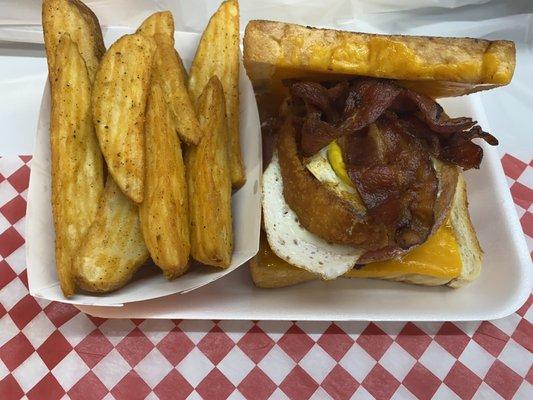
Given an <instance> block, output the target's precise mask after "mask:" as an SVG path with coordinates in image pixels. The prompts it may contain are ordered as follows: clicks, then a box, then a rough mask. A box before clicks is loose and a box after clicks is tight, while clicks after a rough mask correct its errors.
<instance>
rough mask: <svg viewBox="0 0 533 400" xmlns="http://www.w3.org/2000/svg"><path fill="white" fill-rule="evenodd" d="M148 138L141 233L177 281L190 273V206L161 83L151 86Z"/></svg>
mask: <svg viewBox="0 0 533 400" xmlns="http://www.w3.org/2000/svg"><path fill="white" fill-rule="evenodd" d="M145 137H146V138H145V140H146V166H145V170H146V177H145V184H144V200H143V202H142V203H141V205H140V206H139V214H140V217H141V228H142V233H143V236H144V241H145V242H146V246H147V247H148V250H149V251H150V255H151V256H152V260H153V261H154V262H155V263H156V265H158V266H159V267H160V268H161V270H162V271H163V274H164V275H165V277H166V278H168V279H174V278H177V277H178V276H180V275H182V274H184V273H185V272H186V271H187V266H188V261H189V252H190V248H191V246H190V243H189V209H188V207H189V205H188V200H187V197H188V193H187V184H186V183H185V167H184V165H183V158H182V155H181V147H180V141H179V139H178V136H177V135H176V133H175V132H174V128H173V124H172V117H171V115H170V110H168V106H167V104H166V102H165V100H164V98H163V92H162V90H161V87H160V86H159V85H158V84H152V87H151V90H150V96H149V97H148V104H147V105H146V123H145Z"/></svg>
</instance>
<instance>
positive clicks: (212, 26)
mask: <svg viewBox="0 0 533 400" xmlns="http://www.w3.org/2000/svg"><path fill="white" fill-rule="evenodd" d="M189 75H190V76H189V92H190V94H191V98H192V100H193V102H194V103H196V101H197V99H198V97H199V96H200V94H201V93H202V91H203V90H204V87H205V85H206V84H207V82H208V81H209V79H210V78H211V77H212V76H215V75H216V76H218V78H219V79H220V81H221V83H222V86H223V88H224V95H225V98H226V100H225V101H226V115H227V119H228V126H229V132H230V152H229V158H230V165H231V183H232V186H233V187H234V188H239V187H241V186H242V185H243V184H244V182H245V181H246V174H245V171H244V165H243V162H242V156H241V144H240V134H239V3H238V2H237V0H228V1H225V2H224V3H222V4H221V5H220V7H219V8H218V10H217V12H216V13H215V14H213V16H212V17H211V20H210V21H209V24H208V25H207V28H206V29H205V31H204V33H203V35H202V38H201V39H200V44H199V45H198V49H197V50H196V55H195V56H194V60H193V62H192V66H191V71H190V74H189Z"/></svg>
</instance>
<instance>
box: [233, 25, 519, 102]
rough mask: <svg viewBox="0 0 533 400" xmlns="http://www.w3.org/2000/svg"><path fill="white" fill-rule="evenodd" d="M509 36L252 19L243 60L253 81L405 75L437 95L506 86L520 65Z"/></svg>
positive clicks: (261, 85) (264, 85) (262, 85)
mask: <svg viewBox="0 0 533 400" xmlns="http://www.w3.org/2000/svg"><path fill="white" fill-rule="evenodd" d="M515 53H516V50H515V46H514V43H513V42H511V41H506V40H496V41H490V40H483V39H472V38H443V37H422V36H405V35H375V34H368V33H359V32H344V31H336V30H331V29H317V28H311V27H304V26H301V25H295V24H288V23H283V22H273V21H262V20H255V21H250V22H249V23H248V25H247V26H246V31H245V35H244V65H245V67H246V71H247V73H248V76H249V77H250V79H251V81H252V83H253V84H254V87H255V88H256V89H258V90H260V89H266V90H268V88H270V87H271V86H272V84H273V81H274V80H279V79H283V78H287V77H292V78H295V77H298V74H300V77H308V76H309V74H311V75H313V74H315V75H316V74H319V75H326V78H327V79H331V75H332V74H333V75H363V76H370V77H377V78H388V79H398V80H401V81H402V82H400V83H402V84H404V85H405V86H407V87H410V88H412V89H414V90H417V91H419V92H424V93H426V94H430V95H432V96H433V97H451V96H460V95H464V94H467V93H472V92H476V91H480V90H486V89H491V88H494V87H497V86H502V85H506V84H508V83H509V82H510V81H511V78H512V76H513V72H514V68H515V57H516V56H515Z"/></svg>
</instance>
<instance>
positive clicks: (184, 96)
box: [137, 11, 201, 144]
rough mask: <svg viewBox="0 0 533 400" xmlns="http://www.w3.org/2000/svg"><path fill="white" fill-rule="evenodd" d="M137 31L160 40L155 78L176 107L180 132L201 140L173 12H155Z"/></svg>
mask: <svg viewBox="0 0 533 400" xmlns="http://www.w3.org/2000/svg"><path fill="white" fill-rule="evenodd" d="M137 32H139V33H141V34H142V35H144V36H147V37H152V38H154V40H155V42H156V44H157V50H156V54H155V60H154V73H153V74H152V79H157V80H158V84H159V85H160V86H161V88H162V89H163V95H164V97H165V101H166V102H167V103H168V104H169V106H170V109H171V111H172V118H173V121H174V125H175V129H176V132H177V133H178V134H179V135H180V138H181V140H183V141H185V142H186V143H187V144H197V143H198V140H200V136H201V131H200V124H199V123H198V118H197V117H196V111H195V109H194V106H193V103H192V101H191V98H190V97H189V93H188V92H187V80H188V76H187V71H186V70H185V67H184V66H183V62H182V61H181V58H180V56H179V54H178V52H177V51H176V50H175V49H174V19H173V18H172V13H171V12H170V11H164V12H158V13H155V14H152V15H151V16H149V17H148V18H147V19H146V20H145V21H144V22H143V23H142V25H141V26H140V27H139V29H137Z"/></svg>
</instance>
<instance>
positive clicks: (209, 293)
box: [79, 95, 532, 321]
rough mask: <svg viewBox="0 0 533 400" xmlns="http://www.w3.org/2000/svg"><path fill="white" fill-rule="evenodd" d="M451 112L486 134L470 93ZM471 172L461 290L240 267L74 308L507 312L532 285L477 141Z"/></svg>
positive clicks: (388, 315)
mask: <svg viewBox="0 0 533 400" xmlns="http://www.w3.org/2000/svg"><path fill="white" fill-rule="evenodd" d="M442 104H443V105H444V107H445V109H446V110H447V112H448V113H449V114H450V115H451V116H460V115H462V116H472V117H473V118H475V119H476V120H478V121H479V122H480V124H481V126H482V127H484V128H485V130H487V131H489V132H490V127H489V126H488V123H487V119H486V117H485V114H484V111H483V108H482V106H481V103H480V99H479V97H478V95H472V96H469V97H461V98H456V99H450V100H446V101H443V102H442ZM482 146H483V149H484V152H485V157H484V160H483V163H482V166H481V169H480V170H479V171H476V170H474V171H469V172H467V173H466V174H465V176H466V180H467V183H468V189H469V201H470V213H471V216H472V220H473V224H474V226H475V228H476V231H477V233H478V237H479V240H480V242H481V246H482V248H483V249H484V252H485V258H484V262H483V268H482V272H481V275H480V277H479V278H478V279H477V280H476V281H475V282H473V283H472V284H470V285H468V286H466V287H463V288H461V289H450V288H447V287H424V286H415V285H409V284H402V283H394V282H386V281H379V280H367V279H360V280H357V279H337V280H335V281H333V282H327V283H326V282H319V281H315V282H308V283H305V284H301V285H297V286H293V287H287V288H281V289H258V288H256V287H254V286H253V284H252V281H251V278H250V276H249V271H248V270H247V268H240V269H238V270H237V271H235V272H233V273H231V274H229V275H227V276H225V277H224V278H222V279H220V280H218V281H217V282H215V283H212V284H210V285H207V286H204V287H202V288H200V289H198V290H195V291H194V292H190V293H187V294H182V295H173V296H167V297H164V298H160V299H157V300H151V301H143V302H137V303H130V304H127V305H124V306H123V307H120V308H109V307H87V306H80V307H79V308H80V309H81V310H83V311H84V312H87V313H89V314H92V315H96V316H100V317H109V318H188V319H252V320H259V319H267V320H381V321H405V320H408V321H420V320H423V321H436V320H439V321H443V320H452V321H463V320H488V319H496V318H501V317H504V316H506V315H508V314H511V313H513V312H514V311H515V310H516V309H518V308H519V307H520V306H521V305H522V304H523V303H524V301H525V300H526V299H527V297H528V296H529V294H530V293H531V289H532V281H531V271H532V266H531V259H530V255H529V253H528V251H527V247H526V243H525V239H524V236H523V232H522V228H521V226H520V223H519V221H518V218H517V214H516V211H515V208H514V204H513V201H512V199H511V196H510V193H509V190H508V185H507V181H506V178H505V176H504V173H503V170H502V167H501V163H500V159H499V156H498V153H497V151H496V149H495V148H493V147H490V146H488V145H486V144H482Z"/></svg>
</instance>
